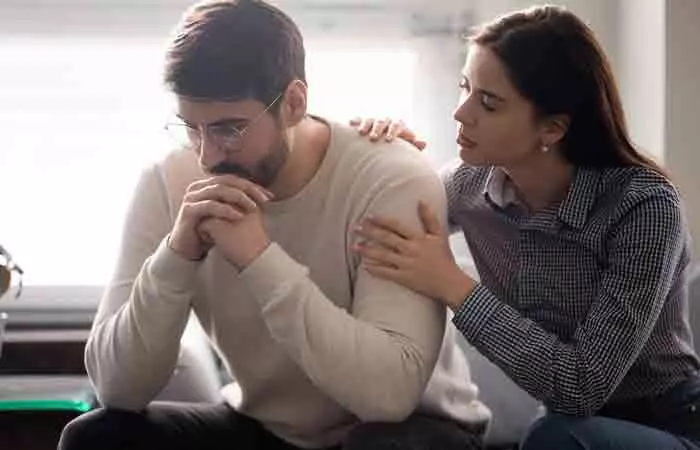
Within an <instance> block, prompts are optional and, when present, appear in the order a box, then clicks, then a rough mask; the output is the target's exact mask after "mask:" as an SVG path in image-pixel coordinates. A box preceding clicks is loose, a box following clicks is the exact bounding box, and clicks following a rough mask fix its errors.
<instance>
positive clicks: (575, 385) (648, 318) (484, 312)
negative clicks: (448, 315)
mask: <svg viewBox="0 0 700 450" xmlns="http://www.w3.org/2000/svg"><path fill="white" fill-rule="evenodd" d="M651 189H653V190H654V191H653V192H649V191H647V192H645V193H643V194H641V195H640V198H637V199H634V200H633V202H630V207H629V209H628V211H627V213H626V214H625V215H624V217H623V218H622V219H621V220H620V221H619V223H618V224H617V225H616V226H615V227H614V229H613V232H612V233H611V235H610V237H609V241H608V259H607V262H606V268H605V271H604V273H603V274H602V277H601V282H600V287H599V291H598V298H597V300H596V301H595V303H594V304H593V305H592V307H591V309H590V311H589V313H588V315H587V317H586V319H585V320H584V321H583V322H582V323H581V324H580V325H579V327H578V328H577V329H576V332H575V333H574V336H573V339H572V340H571V341H568V342H565V341H562V340H561V339H559V338H558V337H557V336H556V335H555V334H553V333H550V332H548V331H546V330H545V329H544V328H543V327H542V326H540V325H539V324H537V323H535V322H533V321H531V320H529V319H526V318H525V317H523V316H522V315H521V314H520V313H519V312H518V311H517V310H516V309H514V308H512V307H510V306H508V305H506V304H505V303H503V302H502V301H500V300H499V299H498V298H496V296H495V295H494V294H493V293H492V292H491V291H489V290H488V289H487V288H486V287H484V286H482V285H478V286H477V287H476V288H475V289H474V290H473V291H472V292H471V293H470V294H469V296H468V297H467V298H466V300H465V301H464V303H463V305H462V306H461V308H459V309H458V310H457V311H456V315H455V317H454V320H453V322H454V324H455V325H456V326H457V327H458V328H459V329H460V330H461V332H462V333H463V334H464V336H465V337H466V338H467V340H469V342H470V343H471V344H472V345H474V346H475V347H476V348H477V349H478V350H479V351H480V352H481V353H482V354H484V355H485V356H486V357H487V358H488V359H490V360H491V361H492V362H494V363H495V364H496V365H498V366H499V367H500V368H501V369H502V370H503V371H504V372H506V373H507V374H508V375H509V376H510V377H511V378H512V379H513V380H514V381H515V382H516V383H517V384H518V385H520V386H521V387H522V388H523V389H525V390H526V391H527V392H529V393H530V394H531V395H532V396H534V397H536V398H538V399H539V400H541V401H543V402H544V403H545V404H546V406H547V407H549V408H550V409H552V410H553V411H556V412H561V413H566V414H575V415H581V416H587V415H591V414H594V413H595V412H597V411H598V410H599V409H600V408H602V407H603V406H604V405H605V403H606V402H607V401H608V399H609V398H610V396H611V395H612V393H613V392H614V391H615V389H616V388H617V387H618V386H619V384H620V382H621V381H622V380H623V379H624V377H625V375H626V374H627V372H628V370H629V368H630V367H631V366H632V364H633V363H634V361H635V360H636V359H637V357H638V356H639V354H640V352H641V351H642V348H643V347H644V346H645V345H646V343H647V340H648V338H649V336H650V335H651V332H652V330H653V328H654V326H655V325H656V322H657V319H658V317H659V314H660V312H661V309H662V308H663V306H664V304H665V302H666V298H667V296H668V294H669V291H670V288H671V286H672V283H673V281H674V276H675V274H676V272H677V271H678V270H679V264H681V262H682V261H681V255H682V253H683V247H684V243H685V238H686V236H685V228H684V224H683V218H682V213H681V209H680V205H679V200H678V198H677V195H676V194H675V193H674V192H672V191H671V190H670V189H667V188H651ZM642 196H643V197H642ZM570 296H571V299H562V301H571V300H573V299H575V296H576V292H571V293H570Z"/></svg>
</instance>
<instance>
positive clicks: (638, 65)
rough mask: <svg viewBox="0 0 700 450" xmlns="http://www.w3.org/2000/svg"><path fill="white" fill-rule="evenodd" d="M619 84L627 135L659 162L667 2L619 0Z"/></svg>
mask: <svg viewBox="0 0 700 450" xmlns="http://www.w3.org/2000/svg"><path fill="white" fill-rule="evenodd" d="M618 30H619V35H618V38H619V50H620V71H619V73H618V80H619V82H620V88H621V91H622V98H623V102H624V104H625V108H626V113H627V121H628V125H629V128H630V134H631V135H632V138H633V139H634V141H635V143H636V144H637V145H638V146H639V147H640V148H642V149H643V150H645V151H646V152H647V153H649V154H650V155H652V156H653V157H654V158H655V159H657V160H658V161H659V162H663V160H664V159H665V150H666V130H665V125H664V124H665V116H666V106H665V99H666V38H665V32H666V1H665V0H620V26H619V28H618Z"/></svg>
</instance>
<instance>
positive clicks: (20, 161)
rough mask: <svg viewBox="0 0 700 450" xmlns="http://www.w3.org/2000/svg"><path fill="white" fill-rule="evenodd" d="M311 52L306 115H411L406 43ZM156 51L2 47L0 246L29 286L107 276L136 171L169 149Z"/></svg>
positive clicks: (101, 45) (112, 41) (33, 42)
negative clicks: (164, 130)
mask: <svg viewBox="0 0 700 450" xmlns="http://www.w3.org/2000/svg"><path fill="white" fill-rule="evenodd" d="M307 47H308V53H309V56H308V78H309V84H310V110H311V112H313V113H317V114H321V115H324V116H326V117H328V118H330V119H335V120H339V121H346V120H347V119H348V118H350V117H351V116H353V115H356V114H361V115H365V116H366V115H373V116H386V115H388V116H392V117H400V118H404V119H406V120H410V119H411V117H412V112H413V97H412V96H413V93H414V82H415V81H414V77H413V74H414V73H415V71H416V64H417V56H416V53H415V52H414V51H413V50H412V49H411V48H410V47H401V46H392V47H390V48H388V47H382V46H381V45H374V46H371V47H365V48H363V47H359V46H354V47H353V46H352V45H346V44H343V45H339V46H334V45H333V44H332V43H328V42H313V41H310V42H308V43H307ZM369 48H371V49H369ZM162 49H163V46H162V41H161V40H155V39H154V40H148V39H144V38H139V39H136V38H133V39H130V38H128V37H111V38H103V39H95V38H90V39H86V38H75V39H71V38H60V37H46V38H15V39H3V40H2V41H0V129H1V130H0V132H1V133H2V144H1V146H0V182H2V187H3V194H2V196H1V197H0V198H2V201H1V202H0V206H1V207H2V210H1V212H0V241H1V242H2V244H3V245H4V246H5V247H6V248H7V249H8V250H10V251H11V252H12V253H13V256H14V257H15V259H16V260H17V261H18V262H19V263H20V264H21V265H22V267H23V269H24V270H25V273H26V275H25V283H26V284H29V285H95V284H103V283H104V282H106V280H107V279H108V278H109V276H110V274H111V271H112V269H113V265H114V261H115V259H116V256H117V255H116V254H117V250H118V244H119V239H120V235H121V227H122V220H123V214H124V211H125V208H126V206H127V204H128V201H129V199H130V197H131V194H132V189H133V187H134V184H135V182H136V179H137V177H138V175H139V173H140V170H141V168H142V167H143V166H144V165H145V164H147V163H148V162H149V161H153V160H155V159H157V158H159V157H161V156H162V155H163V154H164V153H165V152H167V150H168V146H167V143H168V141H167V138H166V137H164V136H163V133H162V125H163V123H164V121H165V120H166V118H167V116H168V114H169V113H170V112H171V99H170V97H169V96H168V95H167V94H166V93H165V92H164V91H163V89H162V87H161V84H160V69H161V61H162V59H161V55H162ZM368 67H371V70H370V71H368V70H367V68H368Z"/></svg>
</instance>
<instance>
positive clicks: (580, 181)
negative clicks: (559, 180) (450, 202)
mask: <svg viewBox="0 0 700 450" xmlns="http://www.w3.org/2000/svg"><path fill="white" fill-rule="evenodd" d="M600 176H601V173H600V171H599V170H595V169H584V168H579V169H576V170H575V172H574V177H573V180H572V182H571V186H570V187H569V191H568V192H567V194H566V197H565V198H564V201H562V203H561V205H560V206H559V209H558V212H557V217H558V218H559V220H561V221H562V222H564V223H566V224H568V225H569V226H571V227H574V228H582V227H583V225H584V224H585V223H586V220H587V219H588V215H589V213H590V211H591V209H592V208H593V205H594V203H595V200H596V195H597V193H598V184H599V182H600ZM483 194H484V197H485V198H486V200H487V201H488V202H489V203H491V204H492V205H495V206H497V207H499V208H502V209H503V208H505V207H507V206H508V205H511V204H517V202H518V200H517V197H516V194H515V188H514V187H513V184H512V181H510V178H508V175H507V174H506V172H505V171H504V170H503V169H500V168H498V167H492V168H491V170H490V172H489V175H488V177H487V179H486V184H485V186H484V190H483Z"/></svg>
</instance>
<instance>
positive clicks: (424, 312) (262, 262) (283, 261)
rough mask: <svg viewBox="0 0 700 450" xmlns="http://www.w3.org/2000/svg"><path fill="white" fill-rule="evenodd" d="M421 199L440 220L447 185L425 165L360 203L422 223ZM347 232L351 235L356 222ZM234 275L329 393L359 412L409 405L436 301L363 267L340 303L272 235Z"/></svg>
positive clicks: (434, 342) (429, 341)
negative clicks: (347, 302) (347, 304)
mask: <svg viewBox="0 0 700 450" xmlns="http://www.w3.org/2000/svg"><path fill="white" fill-rule="evenodd" d="M421 199H422V200H424V201H425V202H427V203H428V204H430V205H432V206H433V208H435V209H436V210H437V211H438V212H439V215H440V217H441V218H442V222H443V223H444V222H445V216H446V200H445V197H444V191H443V188H442V184H441V182H440V180H439V178H438V177H437V176H435V174H432V173H431V174H430V175H429V176H427V175H426V176H423V175H421V176H414V177H412V178H404V179H402V180H401V181H399V182H396V183H394V184H392V185H388V186H386V187H385V188H384V189H382V190H381V192H378V193H377V194H376V196H375V197H374V198H373V199H372V200H371V202H370V203H369V207H368V208H367V210H366V211H365V212H366V214H374V215H383V216H391V217H394V218H397V219H400V220H401V221H402V222H403V223H404V224H406V225H410V226H411V227H412V228H414V229H420V227H421V225H420V220H419V217H418V212H417V207H418V201H419V200H421ZM360 219H361V218H360ZM349 226H350V227H352V226H353V224H350V225H349ZM347 233H348V239H353V237H352V236H353V230H352V229H348V230H347ZM339 270H341V268H339ZM342 270H345V268H343V269H342ZM240 277H241V279H242V281H243V282H244V283H245V284H246V286H247V289H248V290H249V291H250V292H251V294H252V296H253V297H254V298H255V299H256V300H257V301H258V302H259V304H260V306H261V310H262V314H263V317H264V319H265V321H266V324H267V326H268V328H269V330H270V333H271V335H272V336H273V338H274V339H275V340H276V341H277V342H278V343H279V344H280V345H282V346H283V347H284V348H285V349H286V351H287V352H288V354H289V355H291V357H292V358H293V359H294V360H295V361H296V362H297V363H298V364H299V365H300V367H301V368H302V369H303V370H304V372H305V373H306V374H307V376H309V378H310V379H311V380H312V381H313V383H314V384H316V385H317V386H319V387H320V388H321V389H322V390H323V391H324V392H326V393H327V394H328V395H329V396H330V397H332V398H333V399H334V400H335V401H337V402H338V403H339V404H341V405H343V406H344V407H345V408H346V409H348V410H349V411H351V412H353V413H354V414H355V415H356V416H358V417H359V418H360V419H361V420H364V421H399V420H402V419H403V418H405V417H406V416H408V415H409V414H411V413H412V412H413V410H414V409H415V408H416V406H417V405H418V402H419V400H420V397H421V395H422V393H423V391H424V390H425V387H426V384H427V382H428V379H429V377H430V375H431V374H432V371H433V368H434V366H435V363H436V361H437V358H438V353H439V350H440V347H441V343H442V337H443V334H444V327H445V320H446V314H445V309H444V308H443V307H442V306H440V305H438V304H437V303H436V302H433V301H432V300H430V299H428V298H425V297H423V296H421V295H419V294H417V293H415V292H413V291H411V290H409V289H407V288H404V287H402V286H399V285H398V284H396V283H393V282H389V281H385V280H380V279H378V278H375V277H373V276H371V275H370V274H369V273H368V272H366V271H365V270H362V268H361V267H360V269H359V270H358V275H357V278H356V280H355V281H354V296H353V304H352V307H351V308H350V310H349V311H347V310H344V309H342V308H339V307H338V306H336V305H335V304H334V303H333V302H332V301H331V300H330V299H329V298H328V297H327V296H326V295H325V294H324V292H322V291H321V290H320V289H319V288H318V286H317V285H316V284H315V283H314V281H313V280H312V279H311V277H310V276H309V270H308V269H307V268H306V267H305V266H303V265H302V264H300V263H299V262H297V261H295V260H294V259H293V258H291V257H290V256H289V255H288V254H287V253H286V252H285V251H284V249H282V248H281V247H280V246H279V245H276V244H272V245H271V246H270V247H268V249H267V250H266V251H265V252H264V253H263V254H262V255H261V256H260V257H259V258H258V259H257V260H256V261H254V262H253V264H251V265H250V266H249V267H248V268H246V270H245V271H243V272H242V273H241V274H240Z"/></svg>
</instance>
